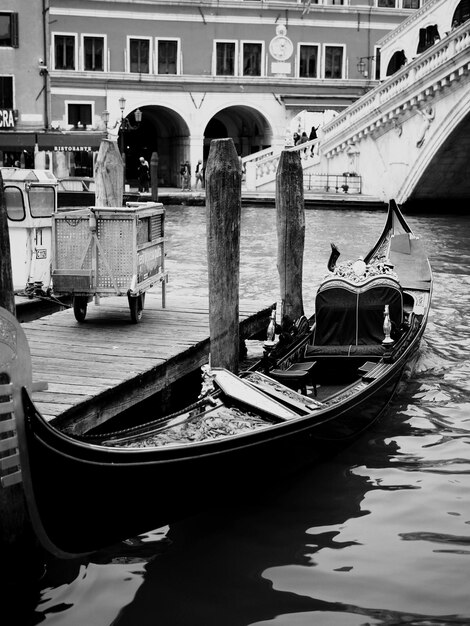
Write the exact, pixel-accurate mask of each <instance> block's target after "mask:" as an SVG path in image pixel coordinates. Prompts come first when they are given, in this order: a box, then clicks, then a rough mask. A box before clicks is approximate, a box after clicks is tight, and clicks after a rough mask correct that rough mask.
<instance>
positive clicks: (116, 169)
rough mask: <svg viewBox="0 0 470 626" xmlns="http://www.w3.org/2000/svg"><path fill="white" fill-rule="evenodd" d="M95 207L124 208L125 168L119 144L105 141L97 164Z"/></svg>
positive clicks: (102, 143)
mask: <svg viewBox="0 0 470 626" xmlns="http://www.w3.org/2000/svg"><path fill="white" fill-rule="evenodd" d="M94 174H95V185H96V192H95V193H96V199H95V206H97V207H100V206H109V207H113V206H114V207H116V206H122V202H123V191H124V167H123V161H122V158H121V155H120V153H119V149H118V146H117V143H116V142H115V141H111V140H110V139H103V140H102V141H101V144H100V149H99V151H98V157H97V159H96V163H95V172H94Z"/></svg>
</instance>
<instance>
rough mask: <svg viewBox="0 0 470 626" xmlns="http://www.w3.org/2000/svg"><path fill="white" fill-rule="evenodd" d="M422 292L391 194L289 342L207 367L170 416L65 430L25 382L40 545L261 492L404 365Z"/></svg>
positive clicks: (80, 539)
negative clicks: (47, 416)
mask: <svg viewBox="0 0 470 626" xmlns="http://www.w3.org/2000/svg"><path fill="white" fill-rule="evenodd" d="M333 252H334V253H335V256H337V252H336V250H335V249H333ZM431 294H432V273H431V268H430V265H429V262H428V258H427V256H426V253H425V250H424V247H423V244H422V242H421V240H420V239H419V238H418V237H416V236H415V235H414V234H413V233H412V231H411V229H410V227H409V226H408V224H407V223H406V221H405V219H404V217H403V215H402V213H401V212H400V210H399V209H398V207H397V206H396V204H395V202H394V201H391V202H390V204H389V209H388V214H387V218H386V224H385V227H384V230H383V232H382V234H381V236H380V237H379V239H378V241H377V243H376V245H375V246H374V247H373V249H372V250H371V251H370V252H369V253H368V254H367V255H365V257H364V258H363V259H359V260H357V261H355V262H354V263H353V262H348V263H343V264H339V263H338V262H337V259H336V258H335V259H334V262H331V263H330V264H329V272H328V274H327V275H326V277H325V279H324V280H323V281H322V282H321V284H320V286H319V288H318V292H317V294H316V302H315V316H314V317H313V318H311V319H310V320H308V321H306V320H305V319H303V320H301V322H300V323H297V324H296V325H294V326H295V327H296V330H297V333H295V332H293V333H291V335H290V339H289V340H288V341H287V343H286V342H282V341H281V343H280V344H279V343H277V342H275V341H273V340H272V337H271V338H270V339H271V340H270V341H268V342H266V346H265V351H264V356H263V358H261V359H259V361H257V362H256V364H255V365H254V366H252V367H251V368H249V369H247V370H246V371H244V372H242V373H241V374H239V375H237V376H235V375H234V374H232V373H231V372H228V371H226V370H224V369H214V370H210V371H209V372H207V376H206V384H205V386H204V389H203V391H202V392H201V397H200V398H199V399H198V400H196V401H195V402H194V403H193V404H192V405H191V406H190V407H187V408H186V409H185V410H182V411H180V412H179V413H177V414H173V415H171V416H167V417H166V418H160V419H159V420H154V421H151V422H149V423H147V424H141V425H139V426H129V427H128V428H121V429H120V430H119V431H117V432H108V433H100V434H99V435H93V434H91V436H88V437H87V436H86V435H85V436H82V437H81V438H74V437H72V436H69V435H67V434H65V433H63V432H60V431H59V430H57V429H55V428H54V427H52V426H51V425H50V424H48V423H47V422H46V421H45V420H44V419H43V418H42V417H41V415H40V413H39V412H38V410H37V409H36V407H35V406H34V404H33V402H32V400H31V397H30V391H31V388H30V385H29V383H28V381H27V380H26V382H25V381H23V382H22V383H21V386H22V393H21V396H20V399H17V401H16V409H15V413H16V421H17V436H18V445H19V450H20V462H21V473H22V482H23V486H24V492H25V495H26V500H27V504H28V509H29V513H30V517H31V520H32V522H33V526H34V528H35V530H36V533H37V536H38V538H39V539H40V541H41V543H42V544H43V546H44V547H45V548H46V549H47V550H49V551H50V552H52V553H53V554H55V555H58V556H61V557H71V556H76V555H80V554H85V553H90V552H93V551H96V550H99V549H100V548H102V547H105V546H106V545H110V544H112V543H114V542H116V541H119V540H123V539H125V538H128V537H132V536H135V535H137V534H141V533H143V532H145V531H148V530H150V529H153V528H156V527H159V526H161V525H165V524H168V523H170V522H172V521H174V520H177V519H181V518H184V517H187V516H189V515H191V514H192V513H193V512H195V511H198V510H200V509H201V507H207V506H208V507H211V508H213V507H218V506H222V505H223V504H224V503H227V502H228V503H231V502H232V501H233V499H234V498H236V497H237V495H239V494H245V493H246V492H250V493H255V494H256V493H257V492H260V491H265V490H266V489H267V488H270V487H271V488H272V487H273V486H275V485H277V484H278V483H279V481H280V480H284V479H285V477H286V476H288V475H290V474H291V473H292V472H294V471H297V470H298V469H299V468H301V467H303V466H305V464H307V463H313V462H317V461H319V460H321V459H323V458H324V457H325V455H326V454H330V453H331V452H334V451H336V450H338V449H340V448H342V447H343V446H345V445H348V444H349V443H350V442H351V441H352V440H353V439H354V438H356V437H357V436H359V435H360V434H361V433H363V432H364V431H365V430H366V429H367V428H369V427H370V426H371V425H372V424H373V423H374V422H375V420H377V419H378V418H379V417H380V416H381V415H382V414H383V412H384V411H385V410H386V408H387V406H388V404H389V403H390V400H391V398H392V397H393V395H394V393H395V391H396V389H397V385H398V383H399V381H400V380H401V378H402V377H403V374H404V372H405V370H407V369H409V368H408V366H409V365H410V364H411V363H412V361H413V359H414V357H415V356H416V352H417V350H418V347H419V344H420V340H421V338H422V336H423V333H424V330H425V326H426V321H427V318H428V313H429V308H430V303H431ZM23 369H24V368H23ZM22 371H23V370H22ZM307 379H308V381H307V382H305V381H306V380H307ZM211 387H212V389H211Z"/></svg>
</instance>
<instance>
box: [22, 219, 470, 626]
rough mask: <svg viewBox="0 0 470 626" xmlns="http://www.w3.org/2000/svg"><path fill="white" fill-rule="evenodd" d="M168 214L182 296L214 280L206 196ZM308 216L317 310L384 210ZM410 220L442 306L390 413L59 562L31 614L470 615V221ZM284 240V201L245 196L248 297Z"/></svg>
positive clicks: (267, 620) (175, 280) (140, 617)
mask: <svg viewBox="0 0 470 626" xmlns="http://www.w3.org/2000/svg"><path fill="white" fill-rule="evenodd" d="M167 217H168V222H167V224H168V236H169V243H168V269H169V270H170V283H169V285H168V298H169V301H171V294H172V293H178V294H179V295H181V294H188V295H194V294H202V293H205V292H206V291H207V279H206V270H205V245H206V244H205V223H204V208H200V207H169V208H168V212H167ZM306 221H307V232H306V250H305V267H304V276H305V279H304V300H305V308H306V312H307V313H308V312H310V311H311V310H312V305H313V299H314V291H315V285H316V284H317V282H318V280H319V279H320V278H321V276H322V275H323V273H324V272H325V268H326V261H327V259H328V256H329V244H330V241H334V242H335V243H336V244H337V245H338V246H339V248H340V249H341V250H342V253H343V258H344V259H347V258H354V257H356V256H357V255H359V254H363V253H364V252H365V251H367V250H368V249H369V248H370V246H371V245H372V244H373V242H374V240H375V238H376V235H377V233H378V232H379V231H380V230H381V228H382V226H383V221H384V214H383V213H379V214H375V213H368V212H358V213H353V212H350V211H342V212H339V211H336V212H333V211H331V212H329V211H307V214H306ZM410 222H411V224H412V227H413V229H414V230H415V232H417V233H419V234H421V235H422V236H423V239H424V240H425V241H427V242H428V244H427V248H428V250H429V252H430V255H431V260H432V264H433V268H434V272H435V293H434V298H433V309H432V313H431V317H430V321H429V325H428V328H427V331H426V336H425V341H424V342H423V346H422V350H421V352H420V355H419V359H418V362H417V363H416V367H415V372H414V375H413V377H412V378H411V380H410V382H409V384H408V385H406V386H405V385H403V386H402V392H401V393H400V395H399V396H397V397H396V399H395V401H394V403H393V405H392V406H391V408H390V411H389V412H388V414H387V415H386V416H385V417H384V418H383V419H382V420H381V421H380V423H379V424H378V425H377V426H376V427H375V428H374V429H373V430H371V431H369V433H367V434H366V435H365V436H364V437H363V438H361V439H360V440H359V441H357V442H356V444H355V445H353V446H352V447H351V448H349V449H348V450H346V451H345V452H344V453H342V454H341V455H339V456H337V457H335V458H334V459H331V460H330V461H329V462H327V463H324V464H322V465H320V466H317V467H311V468H310V469H309V470H308V471H304V472H302V473H301V474H299V475H297V476H295V477H294V478H290V479H289V480H286V482H285V483H279V484H276V485H273V484H272V482H271V481H270V477H269V476H268V475H267V476H266V491H265V492H264V493H262V494H259V497H257V498H256V500H254V499H253V500H250V501H247V502H243V504H235V503H234V505H233V508H232V509H218V508H215V509H214V510H213V511H210V512H209V511H208V512H206V513H205V514H204V515H200V516H198V517H194V518H190V519H188V520H185V521H183V522H180V523H179V524H174V525H172V526H171V527H170V528H168V527H166V528H162V529H158V530H156V531H154V532H152V533H148V534H147V535H145V536H142V537H139V538H136V539H133V540H129V541H127V542H124V543H122V544H120V545H118V546H114V547H113V548H112V549H110V550H107V551H103V552H101V553H99V554H98V555H94V556H93V558H91V559H90V560H87V559H84V560H81V561H80V562H72V563H68V564H63V563H60V562H58V561H51V562H50V563H49V564H48V571H47V574H46V575H45V577H44V578H43V580H42V581H41V582H40V585H39V587H40V589H39V592H40V600H39V602H38V604H37V607H36V611H35V612H34V614H31V616H30V622H28V623H44V624H47V625H60V626H62V625H67V626H69V625H77V626H78V625H84V624H86V625H87V626H107V625H109V624H113V625H116V626H146V625H149V626H150V625H152V626H155V625H156V624H158V625H162V626H188V625H191V626H232V625H233V626H242V625H243V626H244V625H248V624H251V625H256V626H261V625H263V626H264V625H267V624H272V625H276V626H304V625H311V624H319V625H327V626H329V625H331V626H343V625H344V626H356V625H360V624H362V625H375V624H387V625H398V624H419V625H422V626H424V625H426V626H434V625H438V624H440V625H444V624H445V625H450V624H467V625H468V624H469V623H470V599H469V594H468V575H467V573H468V571H469V568H470V502H469V497H468V494H469V492H470V449H469V444H470V397H469V391H470V389H469V388H470V376H469V374H470V365H469V363H470V361H469V360H468V358H467V355H468V348H469V342H470V321H469V316H468V310H469V299H470V295H469V293H470V292H469V285H470V271H469V263H468V261H469V251H470V245H469V244H470V220H469V219H467V218H462V217H458V218H457V217H440V216H433V217H414V218H412V219H410ZM276 246H277V243H276V235H275V212H274V210H272V209H259V208H256V209H244V210H243V223H242V266H241V296H242V298H250V297H253V298H256V299H258V300H259V299H260V298H261V299H263V298H266V301H267V302H270V301H274V300H276V299H277V298H278V285H277V273H276V267H275V265H276ZM280 463H282V459H280ZM196 488H201V489H210V485H198V486H196ZM155 497H156V496H155ZM216 501H217V494H214V504H216ZM25 623H26V622H25Z"/></svg>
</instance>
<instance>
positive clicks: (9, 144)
mask: <svg viewBox="0 0 470 626" xmlns="http://www.w3.org/2000/svg"><path fill="white" fill-rule="evenodd" d="M35 143H36V133H16V132H0V150H3V151H6V150H11V151H12V152H19V151H20V150H31V151H33V150H34V144H35Z"/></svg>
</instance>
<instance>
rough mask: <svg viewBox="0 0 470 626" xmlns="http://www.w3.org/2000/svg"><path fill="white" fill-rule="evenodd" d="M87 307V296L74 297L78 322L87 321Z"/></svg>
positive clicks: (74, 308)
mask: <svg viewBox="0 0 470 626" xmlns="http://www.w3.org/2000/svg"><path fill="white" fill-rule="evenodd" d="M87 305H88V298H87V297H86V296H74V297H73V313H74V315H75V319H76V320H77V322H84V321H85V317H86V308H87Z"/></svg>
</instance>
